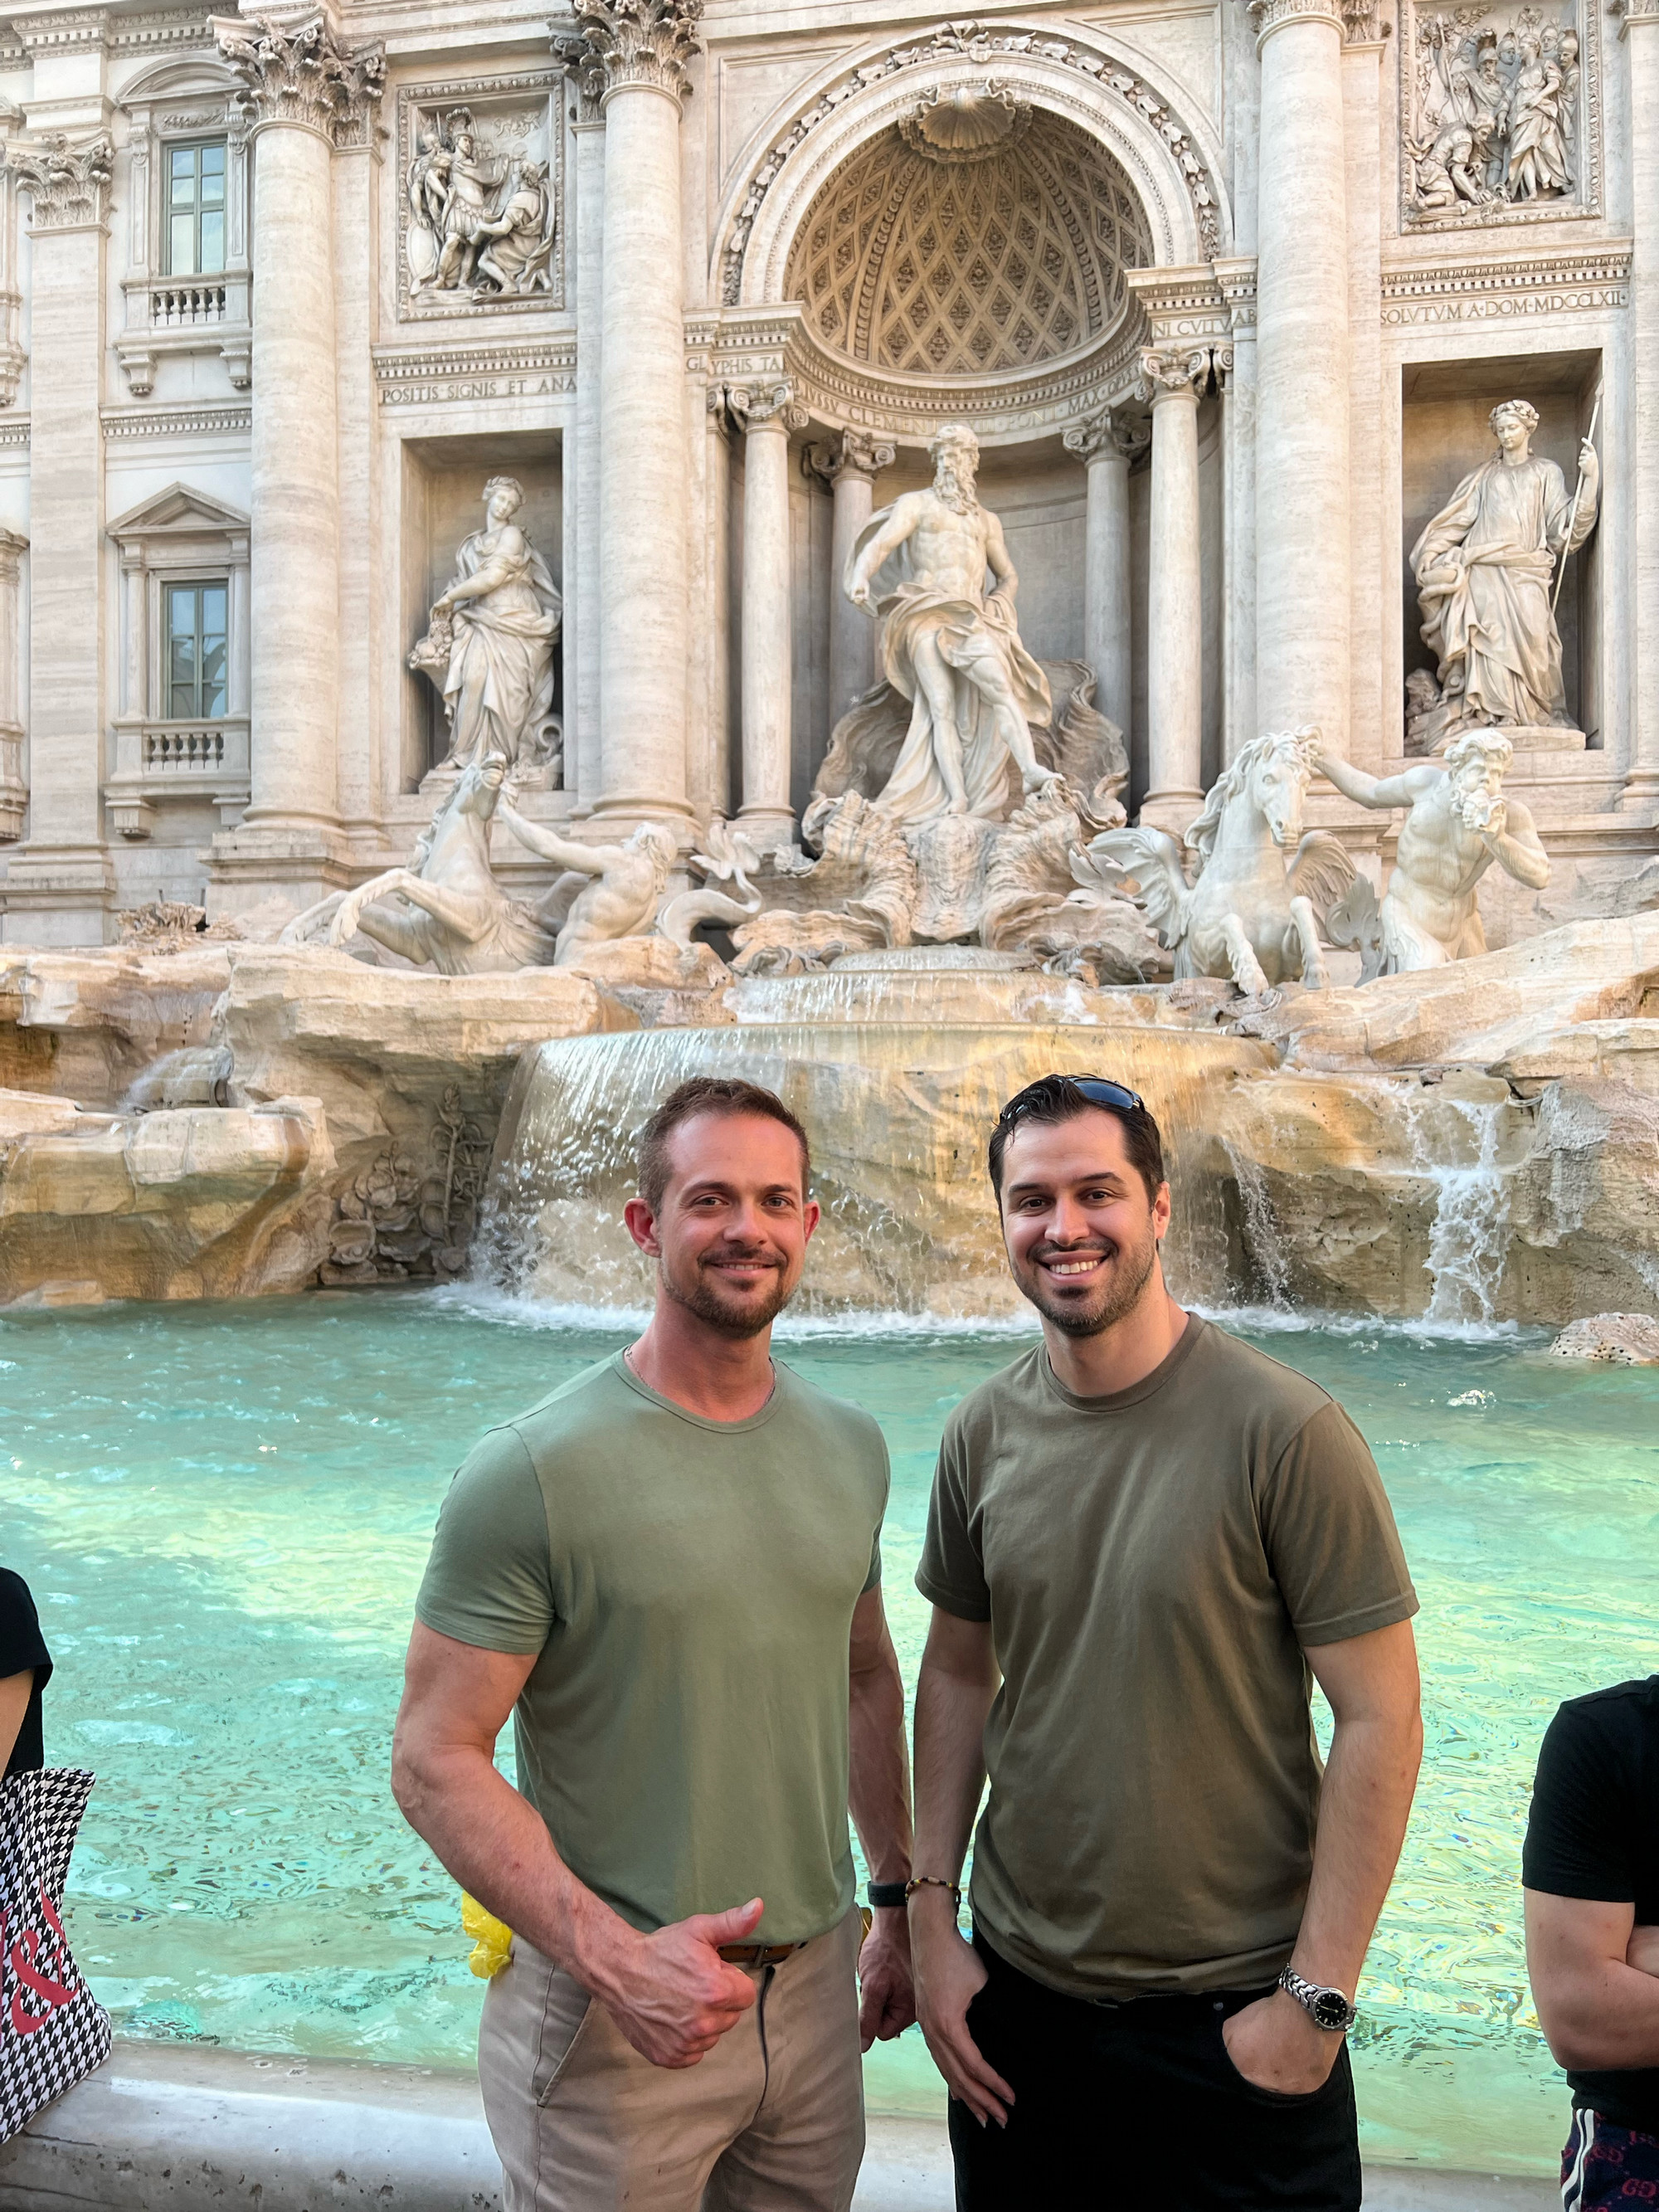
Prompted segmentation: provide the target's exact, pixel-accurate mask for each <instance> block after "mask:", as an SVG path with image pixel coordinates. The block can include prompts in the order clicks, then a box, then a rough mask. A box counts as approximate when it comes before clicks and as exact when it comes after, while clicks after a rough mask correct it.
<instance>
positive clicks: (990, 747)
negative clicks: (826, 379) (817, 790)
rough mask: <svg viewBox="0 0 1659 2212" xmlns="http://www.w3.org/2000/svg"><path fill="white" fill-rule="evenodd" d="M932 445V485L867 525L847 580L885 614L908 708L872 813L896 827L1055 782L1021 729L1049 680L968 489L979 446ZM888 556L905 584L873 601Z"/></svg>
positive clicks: (989, 519) (1038, 710) (947, 430)
mask: <svg viewBox="0 0 1659 2212" xmlns="http://www.w3.org/2000/svg"><path fill="white" fill-rule="evenodd" d="M927 450H928V453H929V454H930V456H931V457H932V459H933V469H934V474H933V483H932V485H931V486H930V487H929V488H928V489H927V490H926V491H911V492H906V493H905V494H904V495H903V497H902V499H897V500H895V501H894V502H893V504H892V506H890V507H884V508H883V509H882V511H881V513H879V514H877V515H874V516H872V518H871V520H870V521H869V522H868V523H867V524H866V526H865V527H864V529H863V530H862V531H861V532H860V534H859V537H858V538H857V540H856V542H855V543H854V547H853V550H852V553H851V555H850V556H848V563H847V574H846V576H845V578H844V580H843V588H844V589H845V591H846V593H847V596H848V599H851V601H852V602H853V604H854V606H857V607H862V608H864V609H865V611H866V612H867V613H872V614H879V615H881V616H883V617H884V618H885V623H886V627H885V629H884V633H883V639H882V653H883V659H884V666H885V671H886V675H887V679H888V681H889V683H890V684H892V685H893V687H894V689H895V690H897V691H898V692H900V693H901V694H902V696H904V697H905V698H907V699H908V700H909V701H910V702H911V714H910V725H909V729H908V732H907V734H906V736H905V740H904V744H903V748H902V750H901V752H900V754H899V757H898V759H897V760H896V763H894V767H893V773H892V775H890V777H889V779H888V781H887V784H886V786H885V787H884V790H883V791H882V792H881V793H880V795H879V796H878V798H877V799H876V801H875V805H877V806H878V808H879V809H880V810H881V811H882V812H884V813H885V814H889V815H896V816H897V817H899V819H900V820H901V821H904V822H912V823H921V822H932V821H934V820H937V819H938V818H939V817H940V816H942V815H947V814H970V815H979V816H982V817H987V818H989V819H990V820H992V821H998V822H1000V821H1002V820H1005V819H1006V817H1007V815H1008V813H1009V811H1010V809H1011V807H1012V805H1014V803H1015V802H1016V800H1017V799H1018V795H1019V790H1020V788H1021V787H1022V786H1023V787H1024V790H1025V791H1028V792H1031V791H1040V790H1042V789H1043V788H1044V787H1046V786H1048V784H1050V783H1052V782H1054V781H1055V778H1054V775H1053V773H1052V771H1050V770H1048V769H1043V768H1041V767H1040V766H1039V765H1038V763H1037V757H1036V749H1035V748H1034V746H1033V744H1032V742H1031V732H1030V724H1031V723H1033V722H1036V723H1037V724H1039V725H1040V724H1042V723H1045V722H1047V721H1048V720H1049V718H1050V715H1051V714H1052V712H1053V708H1052V704H1051V702H1050V700H1049V696H1048V679H1047V678H1045V677H1044V675H1043V673H1042V669H1041V668H1039V667H1038V665H1037V664H1036V661H1035V660H1033V659H1032V658H1031V656H1030V653H1027V652H1026V650H1025V648H1024V646H1023V645H1022V644H1021V643H1020V641H1019V631H1018V626H1017V624H1016V622H1015V617H1014V595H1015V593H1016V592H1017V591H1018V588H1019V579H1018V576H1017V575H1016V574H1015V573H1014V564H1013V562H1012V561H1011V560H1010V559H1009V557H1008V548H1007V545H1006V542H1005V540H1004V538H1003V535H1002V525H1001V524H1000V522H999V521H998V520H997V518H996V517H995V515H994V514H993V513H990V512H989V511H988V510H987V508H985V507H981V505H980V503H979V501H978V499H977V497H976V496H975V490H974V478H975V473H976V471H977V470H978V467H979V441H978V440H977V439H976V438H975V435H974V434H973V432H972V431H971V430H969V429H968V428H966V427H965V426H964V425H963V424H961V423H947V424H946V425H945V427H944V428H942V429H940V430H939V431H938V432H937V433H936V434H935V435H934V437H933V441H932V443H931V444H930V445H929V447H928V448H927ZM894 555H898V556H901V564H902V580H901V582H900V583H899V584H898V586H897V587H896V590H894V591H892V592H889V593H888V594H887V595H886V596H885V597H884V599H882V600H881V602H880V605H879V606H877V605H874V604H873V603H872V592H871V586H872V581H873V580H874V578H875V575H876V573H877V571H878V569H879V568H881V566H882V564H883V563H884V562H886V561H888V560H889V559H890V558H891V557H892V556H894ZM987 569H988V570H989V572H990V574H991V577H992V579H993V584H992V588H991V590H990V591H989V592H987V590H986V588H985V578H986V572H987ZM1016 769H1018V777H1019V782H1018V784H1016V783H1015V781H1014V771H1015V770H1016Z"/></svg>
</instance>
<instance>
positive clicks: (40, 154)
mask: <svg viewBox="0 0 1659 2212" xmlns="http://www.w3.org/2000/svg"><path fill="white" fill-rule="evenodd" d="M114 160H115V149H114V148H113V147H112V145H111V143H110V142H109V140H108V139H107V138H106V137H104V136H103V135H102V133H101V132H100V134H99V136H98V137H96V138H91V139H88V141H87V143H85V144H84V145H82V146H71V145H70V143H69V140H68V139H67V138H65V137H64V136H63V134H62V133H61V132H54V133H53V134H52V136H51V137H46V138H43V139H41V140H40V141H39V142H38V143H36V144H35V145H34V146H33V147H27V148H21V147H20V148H18V149H15V150H13V151H12V152H11V154H10V161H11V166H12V167H14V168H15V170H16V172H17V174H18V177H19V179H21V183H22V184H23V185H24V187H25V189H26V190H27V191H28V192H29V193H30V194H31V195H32V196H33V201H34V217H33V225H32V228H33V229H35V230H37V231H46V230H87V229H94V228H98V227H99V226H100V225H101V224H102V223H103V222H104V220H105V218H106V216H107V215H108V213H109V184H110V172H111V169H112V166H113V163H114Z"/></svg>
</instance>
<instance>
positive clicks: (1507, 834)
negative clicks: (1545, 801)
mask: <svg viewBox="0 0 1659 2212" xmlns="http://www.w3.org/2000/svg"><path fill="white" fill-rule="evenodd" d="M1489 842H1490V843H1491V845H1492V852H1493V854H1494V855H1495V856H1496V858H1497V860H1498V866H1500V867H1502V868H1504V869H1505V870H1507V872H1509V873H1510V875H1512V876H1513V877H1514V878H1515V880H1516V883H1518V884H1526V886H1527V888H1528V890H1534V891H1541V890H1545V889H1546V888H1547V885H1548V883H1549V879H1550V856H1549V854H1547V852H1546V851H1545V850H1544V848H1543V844H1542V842H1541V840H1540V838H1539V835H1538V830H1537V827H1536V825H1535V823H1534V821H1533V818H1532V816H1531V814H1530V813H1529V812H1528V810H1527V809H1526V808H1525V807H1524V806H1523V805H1522V804H1521V801H1520V800H1519V799H1505V800H1504V827H1503V829H1501V830H1500V831H1499V832H1498V836H1496V837H1494V838H1492V839H1491V840H1490V841H1489Z"/></svg>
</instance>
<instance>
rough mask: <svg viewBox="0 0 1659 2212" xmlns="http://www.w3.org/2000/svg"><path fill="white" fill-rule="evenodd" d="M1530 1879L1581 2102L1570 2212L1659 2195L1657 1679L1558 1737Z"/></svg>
mask: <svg viewBox="0 0 1659 2212" xmlns="http://www.w3.org/2000/svg"><path fill="white" fill-rule="evenodd" d="M1521 1878H1522V1883H1523V1884H1524V1886H1525V1890H1526V1904H1527V1967H1528V1972H1529V1974H1530V1975H1531V1978H1532V1993H1533V1997H1534V2002H1535V2003H1536V2004H1537V2007H1538V2018H1539V2021H1540V2024H1541V2027H1543V2030H1544V2033H1545V2036H1546V2037H1547V2039H1548V2042H1549V2046H1550V2049H1551V2051H1553V2053H1554V2054H1555V2057H1556V2060H1557V2062H1558V2063H1559V2064H1560V2065H1561V2066H1562V2067H1564V2068H1565V2069H1566V2075H1567V2081H1568V2084H1569V2086H1570V2087H1571V2090H1572V2103H1573V2115H1572V2127H1571V2132H1570V2133H1569V2135H1568V2137H1567V2144H1566V2148H1565V2152H1564V2153H1563V2156H1562V2169H1561V2201H1562V2203H1563V2205H1564V2206H1565V2212H1595V2208H1597V2207H1601V2206H1611V2205H1612V2204H1613V2203H1614V2201H1615V2199H1617V2200H1618V2201H1619V2202H1620V2203H1621V2205H1623V2204H1628V2203H1629V2202H1630V2201H1631V2197H1632V2193H1634V2194H1637V2195H1639V2196H1641V2197H1644V2198H1645V2197H1652V2196H1654V2195H1656V2194H1659V1674H1650V1675H1649V1676H1648V1678H1647V1680H1645V1681H1640V1682H1620V1684H1619V1685H1618V1686H1617V1687H1616V1688H1613V1689H1610V1690H1597V1691H1595V1692H1592V1694H1591V1695H1590V1696H1589V1697H1587V1698H1572V1699H1569V1700H1568V1702H1567V1703H1566V1704H1565V1705H1563V1706H1562V1707H1561V1709H1560V1711H1559V1712H1558V1713H1557V1714H1556V1716H1555V1718H1554V1719H1553V1721H1552V1722H1551V1723H1550V1725H1549V1729H1548V1732H1547V1735H1545V1738H1544V1745H1543V1749H1542V1751H1541V1753H1540V1754H1539V1759H1538V1778H1537V1781H1536V1783H1535V1784H1534V1789H1533V1797H1532V1815H1531V1818H1530V1820H1528V1824H1527V1841H1526V1847H1525V1850H1524V1852H1523V1855H1522V1876H1521ZM1632 2181H1636V2182H1639V2183H1641V2184H1643V2185H1644V2186H1643V2187H1642V2188H1641V2189H1640V2190H1639V2191H1635V2192H1632V2191H1630V2190H1629V2189H1627V2188H1626V2183H1629V2182H1632ZM1648 2185H1653V2186H1648Z"/></svg>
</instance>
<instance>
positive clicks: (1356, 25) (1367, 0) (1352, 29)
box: [1341, 0, 1394, 46]
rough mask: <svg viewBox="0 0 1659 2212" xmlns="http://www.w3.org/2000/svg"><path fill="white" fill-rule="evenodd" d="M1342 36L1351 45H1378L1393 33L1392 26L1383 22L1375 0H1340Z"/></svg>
mask: <svg viewBox="0 0 1659 2212" xmlns="http://www.w3.org/2000/svg"><path fill="white" fill-rule="evenodd" d="M1341 8H1342V36H1343V39H1344V40H1345V41H1346V44H1347V45H1349V46H1380V45H1381V44H1382V43H1383V40H1384V39H1387V38H1389V37H1391V36H1392V35H1393V33H1394V26H1393V24H1392V23H1385V22H1384V21H1383V19H1382V16H1381V15H1380V13H1379V12H1378V8H1377V0H1341Z"/></svg>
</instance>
